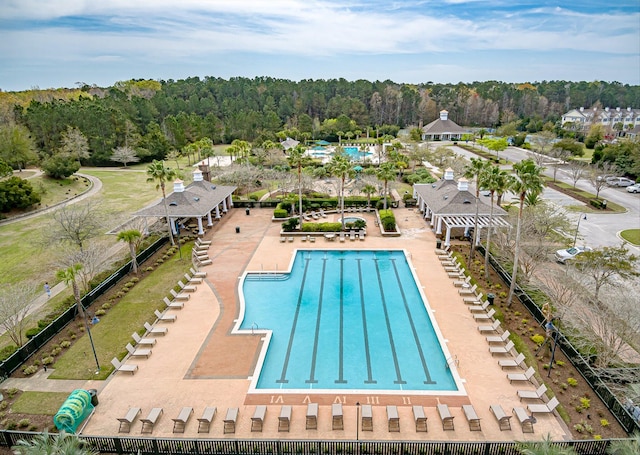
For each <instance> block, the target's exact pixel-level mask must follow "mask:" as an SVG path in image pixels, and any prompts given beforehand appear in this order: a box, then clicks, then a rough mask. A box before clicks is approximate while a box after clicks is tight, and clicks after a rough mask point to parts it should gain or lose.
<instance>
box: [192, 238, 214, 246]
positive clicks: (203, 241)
mask: <svg viewBox="0 0 640 455" xmlns="http://www.w3.org/2000/svg"><path fill="white" fill-rule="evenodd" d="M195 244H196V245H205V246H211V240H202V239H201V238H200V237H198V238H197V239H196V241H195Z"/></svg>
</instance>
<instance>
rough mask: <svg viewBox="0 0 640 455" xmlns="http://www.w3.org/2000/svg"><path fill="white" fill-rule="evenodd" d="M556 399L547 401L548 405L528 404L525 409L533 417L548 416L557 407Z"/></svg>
mask: <svg viewBox="0 0 640 455" xmlns="http://www.w3.org/2000/svg"><path fill="white" fill-rule="evenodd" d="M559 404H560V403H559V402H558V398H557V397H553V398H552V399H550V400H549V402H548V403H545V404H530V405H528V406H527V409H528V410H529V412H530V413H531V415H532V416H533V415H534V414H548V413H551V412H553V410H554V409H555V408H556V407H557V406H558V405H559Z"/></svg>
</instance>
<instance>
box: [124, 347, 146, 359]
mask: <svg viewBox="0 0 640 455" xmlns="http://www.w3.org/2000/svg"><path fill="white" fill-rule="evenodd" d="M127 351H128V352H129V355H130V356H131V357H146V358H147V359H148V358H149V356H150V355H151V352H152V351H151V349H149V348H138V349H136V348H134V347H133V346H131V343H127Z"/></svg>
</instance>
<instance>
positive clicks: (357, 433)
mask: <svg viewBox="0 0 640 455" xmlns="http://www.w3.org/2000/svg"><path fill="white" fill-rule="evenodd" d="M358 422H360V402H359V401H356V441H358V438H359V436H360V434H359V432H358V430H359V429H360V424H359V423H358Z"/></svg>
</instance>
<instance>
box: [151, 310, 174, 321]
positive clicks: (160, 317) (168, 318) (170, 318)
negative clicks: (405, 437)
mask: <svg viewBox="0 0 640 455" xmlns="http://www.w3.org/2000/svg"><path fill="white" fill-rule="evenodd" d="M153 314H155V315H156V317H157V318H158V321H161V322H176V319H178V316H176V315H175V314H166V313H160V312H159V311H158V310H153Z"/></svg>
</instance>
